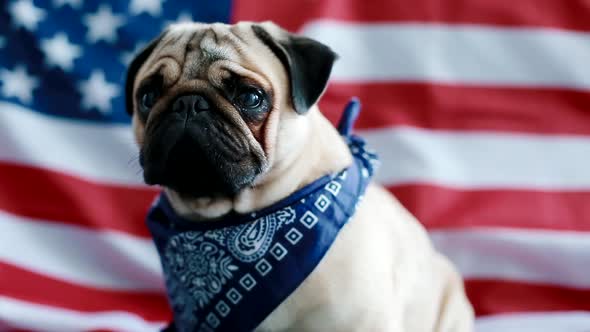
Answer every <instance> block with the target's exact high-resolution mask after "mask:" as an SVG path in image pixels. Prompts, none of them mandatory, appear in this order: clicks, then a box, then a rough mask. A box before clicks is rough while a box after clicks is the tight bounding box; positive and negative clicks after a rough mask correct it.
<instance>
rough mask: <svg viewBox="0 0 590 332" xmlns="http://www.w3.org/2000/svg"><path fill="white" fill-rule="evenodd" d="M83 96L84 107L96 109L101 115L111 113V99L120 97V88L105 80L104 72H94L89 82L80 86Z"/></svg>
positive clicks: (84, 82)
mask: <svg viewBox="0 0 590 332" xmlns="http://www.w3.org/2000/svg"><path fill="white" fill-rule="evenodd" d="M78 88H79V89H80V93H81V94H82V107H84V108H86V109H91V108H93V107H96V108H97V109H98V110H99V111H100V112H101V113H103V114H107V113H110V112H111V99H113V98H115V97H116V96H118V95H119V87H118V86H117V85H116V84H113V83H109V82H107V81H106V80H105V78H104V72H103V71H102V70H94V71H93V72H92V74H90V78H89V79H88V80H87V81H83V82H82V83H80V84H79V86H78Z"/></svg>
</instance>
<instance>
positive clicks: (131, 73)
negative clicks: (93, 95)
mask: <svg viewBox="0 0 590 332" xmlns="http://www.w3.org/2000/svg"><path fill="white" fill-rule="evenodd" d="M165 34H166V31H164V32H163V33H161V34H160V35H159V36H158V37H156V38H154V39H153V40H152V41H150V42H149V43H148V44H147V46H146V47H144V49H143V50H141V52H139V53H138V54H137V55H136V56H135V57H134V58H133V60H131V63H129V66H128V67H127V77H126V78H125V109H126V110H127V114H129V115H133V83H134V82H135V76H137V73H138V72H139V68H141V66H142V65H143V63H144V62H145V61H146V60H147V58H149V56H150V54H152V52H153V51H154V48H156V45H158V43H159V42H160V40H161V39H162V37H164V35H165Z"/></svg>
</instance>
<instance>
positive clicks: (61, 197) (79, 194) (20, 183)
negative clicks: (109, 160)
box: [0, 162, 156, 237]
mask: <svg viewBox="0 0 590 332" xmlns="http://www.w3.org/2000/svg"><path fill="white" fill-rule="evenodd" d="M0 184H1V186H2V190H0V209H1V210H4V211H8V212H10V213H13V214H17V215H21V216H26V217H30V218H34V219H37V220H54V221H60V222H63V223H67V224H74V225H76V226H82V227H88V228H92V229H108V230H115V231H121V232H125V233H130V234H133V235H137V236H143V237H148V236H149V232H148V230H147V227H146V226H145V222H144V220H145V214H146V212H147V210H148V208H149V206H150V204H151V202H152V200H153V198H154V196H155V194H156V191H155V190H154V189H151V188H147V187H145V188H130V187H124V186H115V185H106V184H97V183H94V182H89V181H86V180H82V179H80V178H77V177H74V176H70V175H66V174H64V173H59V172H55V171H50V170H45V169H40V168H34V167H29V166H24V165H14V164H9V163H5V162H0Z"/></svg>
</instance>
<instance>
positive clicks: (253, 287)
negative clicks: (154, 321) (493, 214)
mask: <svg viewBox="0 0 590 332" xmlns="http://www.w3.org/2000/svg"><path fill="white" fill-rule="evenodd" d="M359 112H360V105H359V102H358V101H357V100H352V101H351V102H350V103H349V104H348V105H347V107H346V109H345V111H344V114H343V115H342V118H341V120H340V123H339V125H338V130H339V132H340V134H341V135H342V136H343V137H344V138H345V139H346V141H347V143H348V146H349V148H350V151H351V153H352V155H353V157H354V162H353V163H352V165H351V166H350V167H348V168H346V169H344V170H342V171H340V172H338V173H336V174H330V175H326V176H324V177H322V178H320V179H318V180H316V181H314V182H313V183H311V184H309V185H307V186H305V187H304V188H302V189H300V190H298V191H297V192H295V193H293V194H292V195H290V196H289V197H287V198H285V199H283V200H281V201H280V202H278V203H276V204H274V205H272V206H270V207H267V208H264V209H262V210H259V211H255V212H253V213H251V214H248V215H232V216H228V217H225V218H223V219H220V220H215V221H211V222H199V223H196V222H194V221H189V220H185V219H182V218H181V217H179V216H178V215H176V213H175V212H174V211H173V209H172V207H171V205H170V202H169V201H168V199H167V198H166V195H165V194H164V193H161V194H160V196H159V197H158V198H157V199H156V201H155V203H154V205H153V206H152V207H151V209H150V212H149V214H148V216H147V225H148V228H149V229H150V232H151V233H152V235H153V238H154V242H155V244H156V247H157V249H158V253H159V254H160V260H161V263H162V268H163V271H164V278H165V282H166V288H167V293H168V298H169V301H170V304H171V305H172V309H173V313H174V321H173V323H172V324H171V325H170V326H169V327H168V328H167V330H170V331H190V332H192V331H232V332H240V331H252V330H254V329H255V328H256V327H257V326H258V325H259V324H260V323H262V321H264V319H265V318H266V317H267V316H268V315H269V314H270V313H271V312H272V311H273V310H274V309H275V308H277V307H278V306H279V305H280V304H281V302H283V301H284V300H285V299H286V298H287V297H288V296H289V295H290V294H291V293H293V292H294V291H295V289H296V288H297V287H298V286H299V285H300V284H301V283H302V282H303V281H304V280H305V278H307V276H308V275H309V274H310V273H311V272H312V271H313V270H314V268H315V267H316V266H318V264H319V263H320V261H321V260H322V257H324V255H325V254H326V252H327V251H328V250H329V249H330V246H331V245H332V243H333V242H334V240H335V239H336V237H337V236H338V233H339V232H340V230H341V229H342V227H344V225H345V224H346V223H347V222H348V220H350V218H351V216H352V215H353V214H354V212H355V209H356V207H357V206H358V204H359V202H360V201H361V199H362V197H363V194H364V192H365V190H366V188H367V185H368V184H369V182H370V178H371V177H372V175H373V173H374V171H375V169H376V167H377V163H378V161H377V156H376V154H375V153H373V152H371V151H369V150H367V149H366V148H365V143H364V141H363V140H362V139H361V138H360V137H358V136H355V135H352V134H351V132H352V126H353V124H354V121H355V120H356V118H357V116H358V114H359Z"/></svg>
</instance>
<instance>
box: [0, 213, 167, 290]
mask: <svg viewBox="0 0 590 332" xmlns="http://www.w3.org/2000/svg"><path fill="white" fill-rule="evenodd" d="M122 222H123V221H122ZM157 255H158V254H157V252H156V249H155V246H154V245H153V242H152V241H151V240H149V239H142V238H136V237H133V236H131V235H127V234H122V233H116V232H108V231H105V232H97V231H91V230H86V229H82V228H79V227H75V226H71V225H65V224H57V223H50V222H44V221H35V220H31V219H27V218H23V217H17V216H15V215H12V214H8V213H5V212H1V211H0V260H1V261H4V262H7V263H10V264H13V265H16V266H19V267H21V268H24V269H27V270H30V271H34V272H37V273H40V274H44V275H48V276H50V277H54V278H58V279H61V280H66V281H68V282H72V283H77V284H82V285H84V286H90V287H104V288H110V289H121V290H156V291H158V292H162V291H163V289H164V287H163V281H162V277H161V273H162V272H161V267H160V261H159V258H158V256H157Z"/></svg>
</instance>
